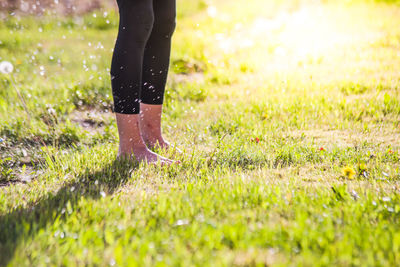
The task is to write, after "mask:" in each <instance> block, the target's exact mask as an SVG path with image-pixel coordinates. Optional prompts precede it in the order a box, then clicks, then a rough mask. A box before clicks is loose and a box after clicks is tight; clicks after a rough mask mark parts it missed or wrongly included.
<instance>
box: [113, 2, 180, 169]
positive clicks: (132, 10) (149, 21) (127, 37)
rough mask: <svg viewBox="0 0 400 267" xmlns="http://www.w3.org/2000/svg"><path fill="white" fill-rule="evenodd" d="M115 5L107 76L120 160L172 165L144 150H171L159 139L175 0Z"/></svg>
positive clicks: (169, 161)
mask: <svg viewBox="0 0 400 267" xmlns="http://www.w3.org/2000/svg"><path fill="white" fill-rule="evenodd" d="M117 2H118V7H119V14H120V23H119V31H118V37H117V40H116V43H115V48H114V53H113V57H112V63H111V71H110V74H111V85H112V92H113V98H114V112H115V113H116V119H117V126H118V133H119V138H120V145H119V152H118V156H129V157H130V156H132V155H134V156H135V158H136V159H138V160H139V161H147V162H155V161H159V160H160V161H162V162H163V163H171V162H172V161H171V160H169V159H166V158H163V157H161V156H159V155H157V154H155V153H153V152H152V151H150V150H149V149H148V147H150V148H151V147H154V146H156V145H159V146H160V147H162V148H168V146H169V144H168V143H167V142H166V141H165V140H164V139H163V137H162V134H161V112H162V104H163V101H164V91H165V84H166V80H167V75H168V67H169V59H170V50H171V37H172V34H173V32H174V29H175V16H176V4H175V0H117Z"/></svg>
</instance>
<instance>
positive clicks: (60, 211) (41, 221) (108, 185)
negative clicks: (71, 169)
mask: <svg viewBox="0 0 400 267" xmlns="http://www.w3.org/2000/svg"><path fill="white" fill-rule="evenodd" d="M137 167H138V164H135V163H132V162H131V161H127V160H125V161H121V160H115V161H114V162H112V163H111V164H109V165H106V166H104V167H103V168H102V169H101V170H99V171H95V172H89V171H87V172H85V173H84V174H82V175H81V176H79V177H77V178H76V179H75V180H74V181H72V182H70V183H68V184H65V185H64V186H63V187H62V188H61V189H60V190H58V191H57V193H55V194H52V193H48V194H47V195H46V196H44V197H42V198H41V199H39V200H38V201H36V202H35V203H30V204H29V205H28V207H26V208H17V209H15V210H14V211H12V212H10V213H7V214H4V215H1V216H0V266H5V265H7V264H8V263H9V262H10V261H11V260H12V259H13V257H14V254H15V250H16V249H17V247H18V245H19V244H20V243H21V242H23V241H24V240H26V239H28V238H30V237H34V235H35V234H36V233H38V232H39V231H40V230H41V229H44V228H46V227H47V226H48V225H51V224H52V223H54V221H55V220H57V219H60V220H65V218H66V213H67V212H66V211H65V207H66V205H67V203H68V202H69V203H70V204H68V205H70V206H71V207H72V209H73V210H75V206H76V205H77V204H78V202H79V200H80V199H81V198H82V197H83V198H90V199H98V198H100V197H101V194H102V192H103V191H104V192H106V193H107V194H112V193H113V192H115V191H116V190H117V189H118V188H119V187H120V186H122V185H124V184H125V183H126V182H127V181H128V179H129V177H130V176H131V173H132V171H133V170H134V169H136V168H137Z"/></svg>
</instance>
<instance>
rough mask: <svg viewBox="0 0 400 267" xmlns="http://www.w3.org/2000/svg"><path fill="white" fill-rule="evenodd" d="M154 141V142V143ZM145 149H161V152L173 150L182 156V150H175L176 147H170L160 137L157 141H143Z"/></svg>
mask: <svg viewBox="0 0 400 267" xmlns="http://www.w3.org/2000/svg"><path fill="white" fill-rule="evenodd" d="M154 140H155V141H154ZM144 142H145V143H146V145H147V147H148V148H150V149H161V150H170V149H171V150H173V151H174V152H176V153H178V154H183V152H182V150H180V149H179V148H177V147H176V146H173V145H171V144H170V143H169V142H167V141H165V140H164V138H162V137H160V138H158V139H154V138H152V139H147V140H146V139H145V140H144Z"/></svg>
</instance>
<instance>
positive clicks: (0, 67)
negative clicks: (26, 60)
mask: <svg viewBox="0 0 400 267" xmlns="http://www.w3.org/2000/svg"><path fill="white" fill-rule="evenodd" d="M13 70H14V66H13V64H11V62H8V61H2V62H1V63H0V72H1V73H3V74H9V73H11V72H13Z"/></svg>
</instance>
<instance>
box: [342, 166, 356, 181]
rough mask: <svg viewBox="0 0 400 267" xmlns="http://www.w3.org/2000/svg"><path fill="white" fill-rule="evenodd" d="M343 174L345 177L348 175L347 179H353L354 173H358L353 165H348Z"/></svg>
mask: <svg viewBox="0 0 400 267" xmlns="http://www.w3.org/2000/svg"><path fill="white" fill-rule="evenodd" d="M342 174H343V176H344V177H346V178H347V179H353V177H354V175H355V174H356V172H355V171H354V170H353V168H352V167H349V166H346V167H344V168H343V169H342Z"/></svg>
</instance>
